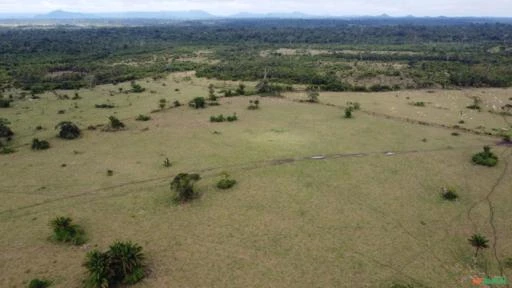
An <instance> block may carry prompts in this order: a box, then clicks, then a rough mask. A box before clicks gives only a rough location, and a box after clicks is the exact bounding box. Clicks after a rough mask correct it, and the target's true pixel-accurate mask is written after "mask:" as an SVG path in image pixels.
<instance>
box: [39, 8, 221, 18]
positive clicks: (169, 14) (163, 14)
mask: <svg viewBox="0 0 512 288" xmlns="http://www.w3.org/2000/svg"><path fill="white" fill-rule="evenodd" d="M34 18H37V19H99V18H115V19H134V18H144V19H176V20H201V19H214V18H217V17H216V16H214V15H212V14H210V13H207V12H205V11H201V10H190V11H158V12H119V13H97V14H92V13H75V12H68V11H62V10H56V11H52V12H50V13H47V14H41V15H36V16H35V17H34Z"/></svg>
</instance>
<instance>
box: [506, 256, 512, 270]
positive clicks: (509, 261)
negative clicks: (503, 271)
mask: <svg viewBox="0 0 512 288" xmlns="http://www.w3.org/2000/svg"><path fill="white" fill-rule="evenodd" d="M504 265H505V268H509V269H510V268H512V258H510V257H508V258H506V259H505V261H504Z"/></svg>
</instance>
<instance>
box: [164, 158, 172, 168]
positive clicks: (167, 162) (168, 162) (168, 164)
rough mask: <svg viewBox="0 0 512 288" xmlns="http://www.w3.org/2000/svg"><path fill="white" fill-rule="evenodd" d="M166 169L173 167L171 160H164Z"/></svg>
mask: <svg viewBox="0 0 512 288" xmlns="http://www.w3.org/2000/svg"><path fill="white" fill-rule="evenodd" d="M163 165H164V167H166V168H168V167H171V166H172V164H171V161H170V160H169V158H165V160H164V164H163Z"/></svg>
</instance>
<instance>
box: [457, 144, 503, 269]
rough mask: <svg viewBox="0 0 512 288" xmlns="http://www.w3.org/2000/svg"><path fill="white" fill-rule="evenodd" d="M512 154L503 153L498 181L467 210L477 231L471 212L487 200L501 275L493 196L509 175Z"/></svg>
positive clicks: (494, 250) (474, 229)
mask: <svg viewBox="0 0 512 288" xmlns="http://www.w3.org/2000/svg"><path fill="white" fill-rule="evenodd" d="M511 151H512V150H511ZM505 153H506V152H504V153H503V154H505ZM510 156H512V152H511V153H509V154H508V155H506V156H503V155H502V156H501V158H502V159H503V160H502V161H503V162H504V163H505V168H504V169H503V171H502V172H501V174H500V176H499V177H498V179H496V182H495V183H494V184H493V186H492V188H491V190H490V191H489V193H487V195H485V197H484V198H483V199H481V200H479V201H476V202H475V203H473V205H471V207H470V208H469V209H468V211H467V217H468V219H469V221H470V222H471V225H472V226H473V231H475V232H476V231H478V225H477V224H476V222H475V221H474V220H473V218H472V217H471V213H472V211H473V209H474V208H475V207H476V206H478V205H479V204H480V203H482V202H483V201H486V202H487V204H488V206H489V225H490V226H491V229H492V250H493V256H494V259H495V260H496V263H497V264H498V268H499V270H500V273H501V275H504V272H503V266H502V264H501V261H500V259H499V257H498V251H497V246H498V236H497V228H496V225H495V223H494V217H495V209H494V205H493V203H492V200H491V197H492V195H493V194H494V192H495V191H496V189H497V188H498V186H499V185H500V184H501V183H502V182H503V179H504V178H505V176H506V175H507V171H508V168H509V161H508V160H509V158H510Z"/></svg>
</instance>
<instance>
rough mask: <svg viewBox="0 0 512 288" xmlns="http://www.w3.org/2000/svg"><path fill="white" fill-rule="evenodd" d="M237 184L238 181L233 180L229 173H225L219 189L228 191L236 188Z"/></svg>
mask: <svg viewBox="0 0 512 288" xmlns="http://www.w3.org/2000/svg"><path fill="white" fill-rule="evenodd" d="M235 184H236V180H234V179H231V178H230V176H229V174H228V173H223V178H222V179H220V180H219V182H217V188H219V189H223V190H226V189H229V188H231V187H233V186H235Z"/></svg>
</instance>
